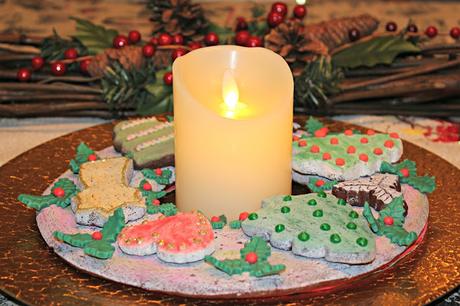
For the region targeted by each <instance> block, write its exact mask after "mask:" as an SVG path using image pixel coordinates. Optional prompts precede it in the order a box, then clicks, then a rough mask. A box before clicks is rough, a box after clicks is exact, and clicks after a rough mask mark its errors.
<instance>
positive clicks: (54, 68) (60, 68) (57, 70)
mask: <svg viewBox="0 0 460 306" xmlns="http://www.w3.org/2000/svg"><path fill="white" fill-rule="evenodd" d="M66 70H67V67H66V65H65V64H64V63H63V62H54V63H52V64H51V72H52V73H53V74H54V75H56V76H61V75H64V74H65V72H66Z"/></svg>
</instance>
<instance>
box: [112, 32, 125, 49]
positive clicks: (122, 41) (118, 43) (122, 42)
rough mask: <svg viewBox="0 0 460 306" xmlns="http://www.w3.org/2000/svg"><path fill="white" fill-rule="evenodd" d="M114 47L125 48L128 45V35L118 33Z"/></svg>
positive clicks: (114, 40) (113, 42)
mask: <svg viewBox="0 0 460 306" xmlns="http://www.w3.org/2000/svg"><path fill="white" fill-rule="evenodd" d="M112 44H113V47H114V48H116V49H120V48H123V47H125V46H127V45H128V37H126V36H124V35H117V36H115V38H114V39H113V41H112Z"/></svg>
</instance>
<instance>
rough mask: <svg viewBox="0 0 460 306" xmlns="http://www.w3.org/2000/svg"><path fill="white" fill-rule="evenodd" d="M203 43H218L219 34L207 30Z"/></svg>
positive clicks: (211, 44) (210, 44)
mask: <svg viewBox="0 0 460 306" xmlns="http://www.w3.org/2000/svg"><path fill="white" fill-rule="evenodd" d="M204 43H205V44H206V45H208V46H215V45H218V44H219V36H218V35H217V34H216V33H214V32H209V33H208V34H206V36H205V37H204Z"/></svg>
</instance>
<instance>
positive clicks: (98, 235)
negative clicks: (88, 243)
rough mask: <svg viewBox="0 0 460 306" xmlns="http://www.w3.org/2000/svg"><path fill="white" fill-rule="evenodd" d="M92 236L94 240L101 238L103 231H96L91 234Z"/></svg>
mask: <svg viewBox="0 0 460 306" xmlns="http://www.w3.org/2000/svg"><path fill="white" fill-rule="evenodd" d="M91 238H93V240H101V239H102V233H101V232H94V233H92V234H91Z"/></svg>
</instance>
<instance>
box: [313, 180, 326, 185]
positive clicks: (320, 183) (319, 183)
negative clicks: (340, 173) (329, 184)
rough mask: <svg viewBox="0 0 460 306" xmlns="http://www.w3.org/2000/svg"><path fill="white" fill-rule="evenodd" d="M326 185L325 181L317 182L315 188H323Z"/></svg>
mask: <svg viewBox="0 0 460 306" xmlns="http://www.w3.org/2000/svg"><path fill="white" fill-rule="evenodd" d="M324 184H326V183H325V182H324V181H323V180H317V181H316V183H315V186H316V187H321V186H324Z"/></svg>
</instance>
